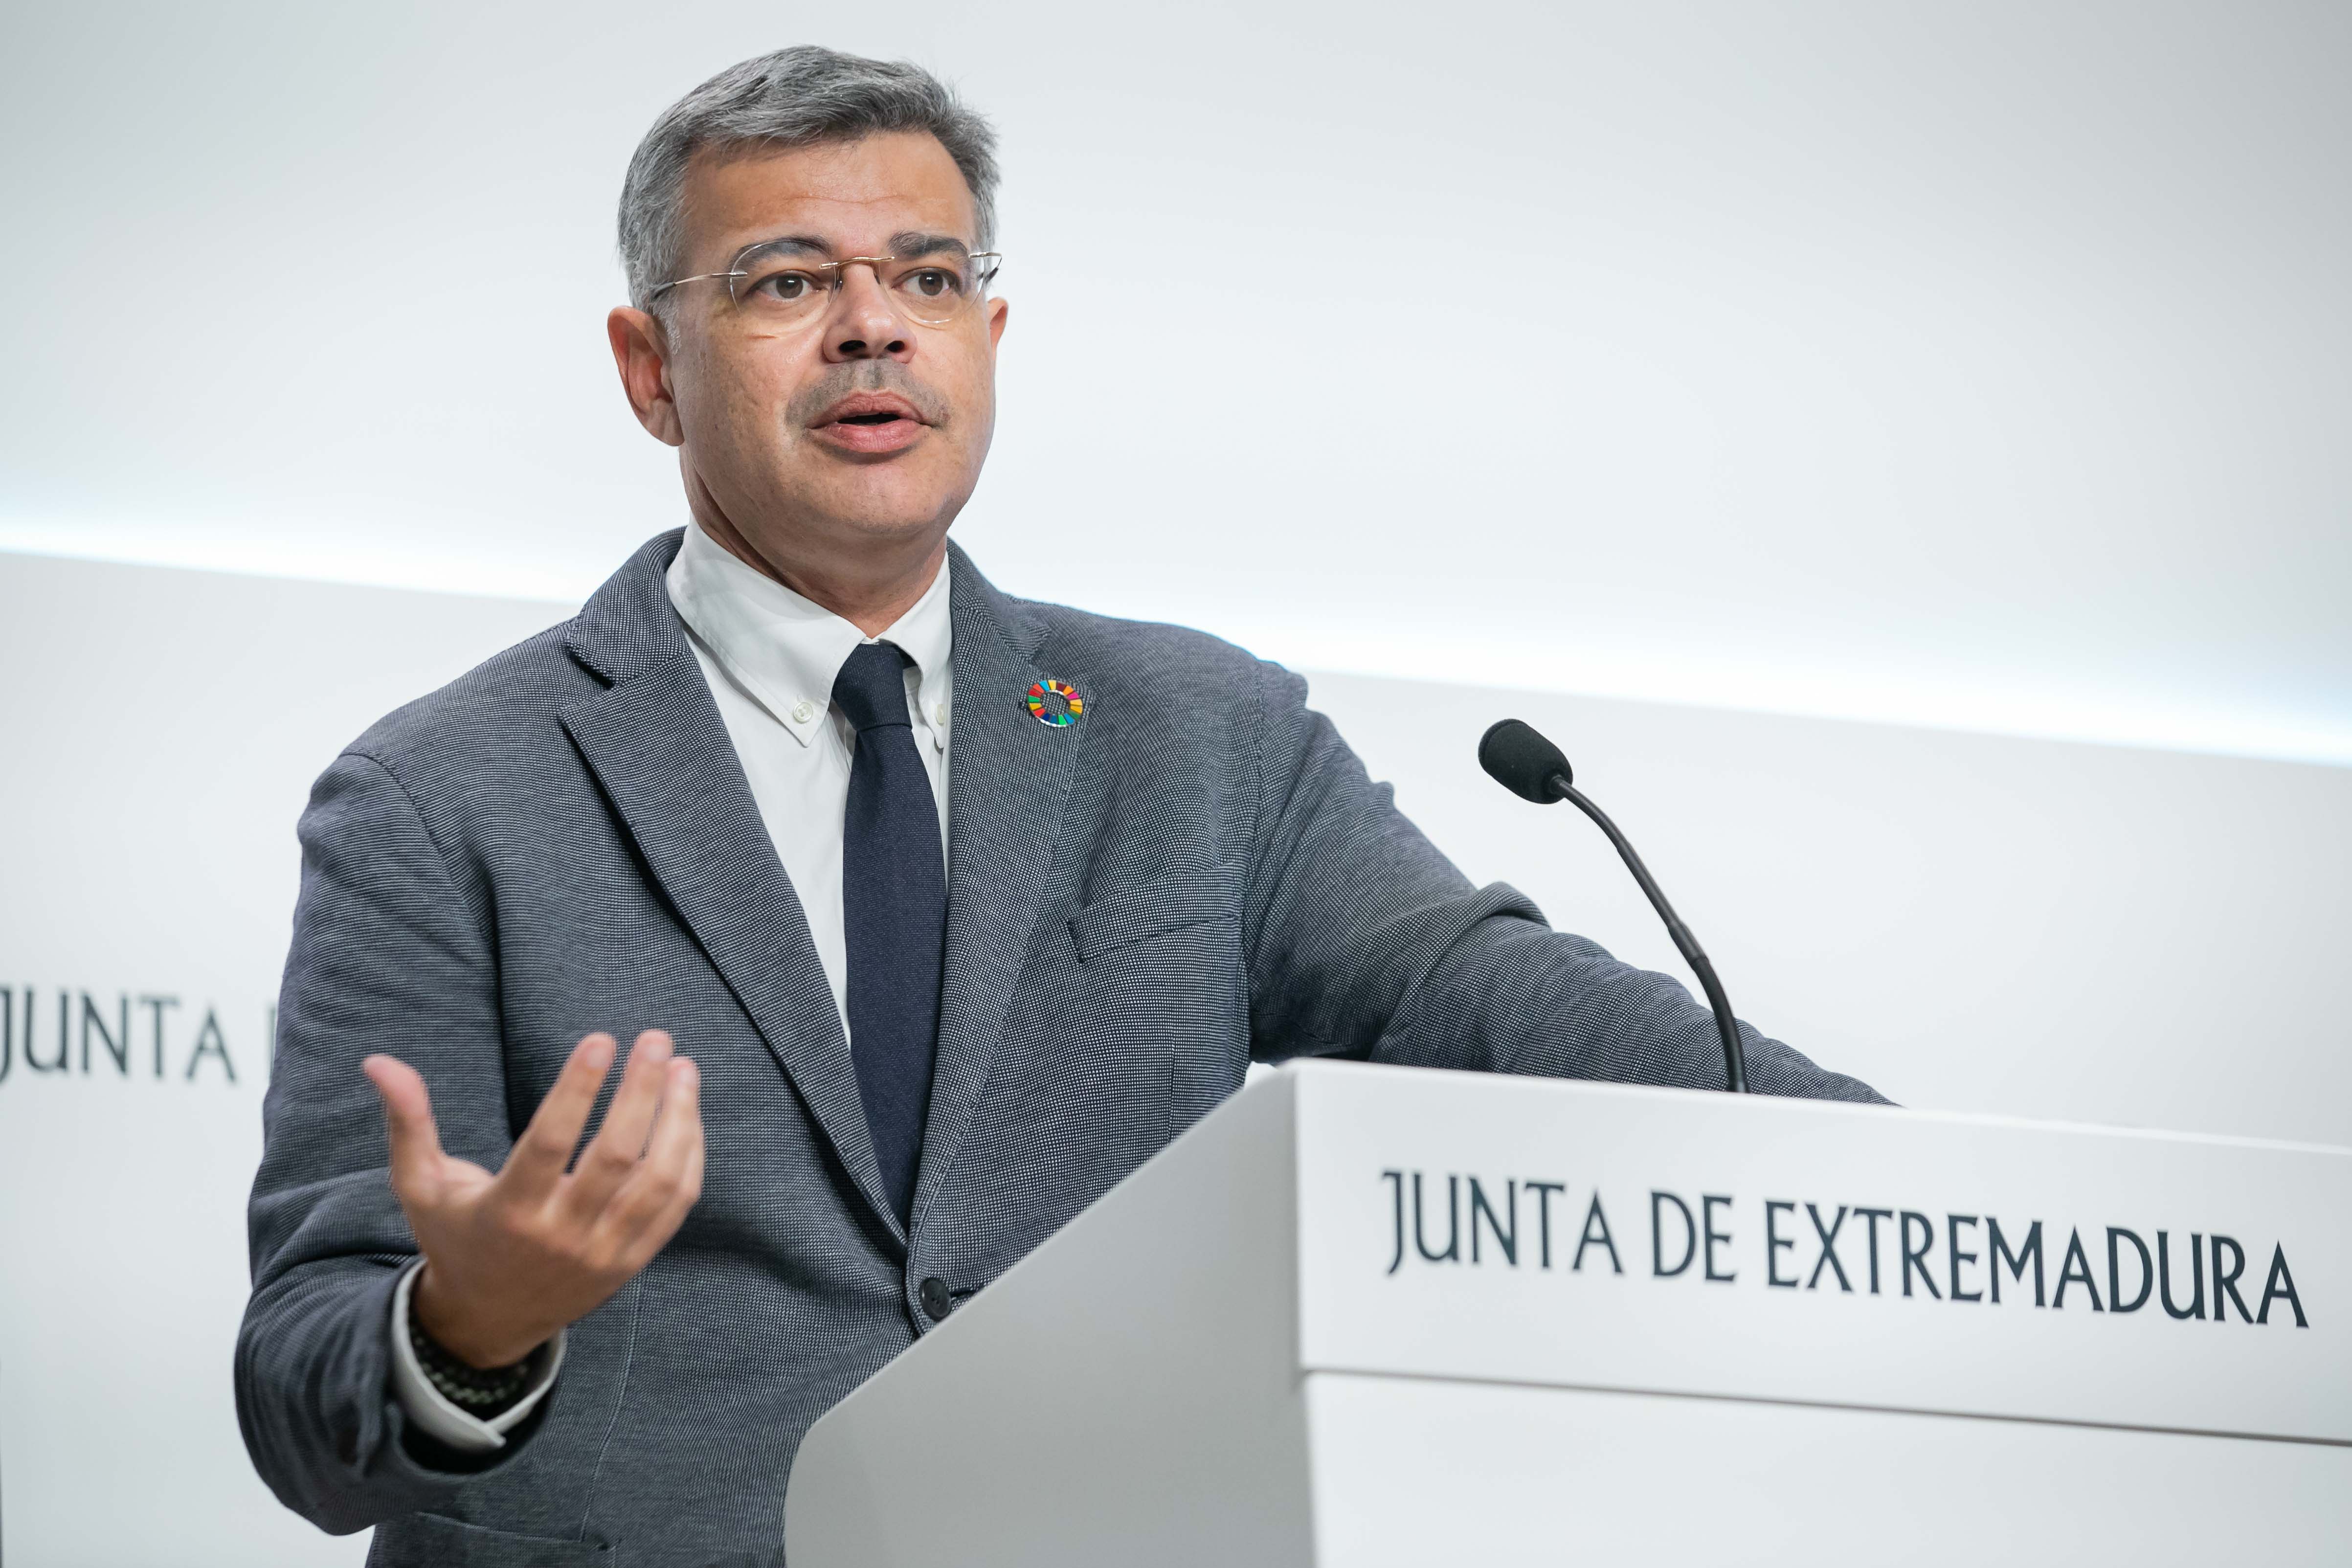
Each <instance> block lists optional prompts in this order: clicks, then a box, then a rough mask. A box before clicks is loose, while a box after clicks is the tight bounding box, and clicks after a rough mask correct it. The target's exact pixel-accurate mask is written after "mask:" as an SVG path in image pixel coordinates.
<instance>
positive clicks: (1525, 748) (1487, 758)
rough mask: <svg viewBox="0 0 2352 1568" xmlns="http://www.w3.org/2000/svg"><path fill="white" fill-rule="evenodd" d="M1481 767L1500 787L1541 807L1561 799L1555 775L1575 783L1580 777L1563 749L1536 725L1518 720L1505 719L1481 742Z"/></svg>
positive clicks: (1479, 743)
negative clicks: (1547, 738)
mask: <svg viewBox="0 0 2352 1568" xmlns="http://www.w3.org/2000/svg"><path fill="white" fill-rule="evenodd" d="M1478 765H1479V766H1480V767H1482V768H1484V769H1486V772H1487V773H1488V774H1489V775H1491V776H1492V777H1493V779H1494V781H1495V782H1496V784H1501V785H1502V786H1503V787H1504V788H1505V789H1507V790H1509V791H1510V792H1511V793H1512V794H1513V795H1520V796H1524V797H1525V798H1526V799H1528V800H1531V801H1534V802H1535V803H1536V804H1537V805H1550V804H1551V803H1552V802H1554V801H1556V800H1558V799H1559V798H1560V797H1559V793H1558V792H1557V791H1555V790H1554V789H1553V788H1552V786H1551V781H1552V775H1553V774H1555V773H1557V774H1559V776H1560V777H1561V778H1563V779H1567V780H1569V781H1570V782H1571V783H1572V782H1574V780H1575V778H1576V775H1575V774H1574V773H1570V771H1569V767H1568V759H1567V758H1566V757H1565V756H1562V755H1561V754H1560V750H1559V747H1558V746H1555V745H1553V744H1552V743H1551V742H1549V741H1547V740H1545V739H1544V738H1543V733H1542V731H1538V729H1537V728H1536V727H1535V726H1534V725H1532V724H1529V723H1527V722H1525V721H1521V720H1517V719H1505V720H1502V721H1500V722H1498V723H1496V724H1495V725H1494V726H1493V727H1492V728H1490V729H1489V730H1488V731H1486V734H1485V735H1484V736H1482V737H1481V738H1480V739H1479V742H1478Z"/></svg>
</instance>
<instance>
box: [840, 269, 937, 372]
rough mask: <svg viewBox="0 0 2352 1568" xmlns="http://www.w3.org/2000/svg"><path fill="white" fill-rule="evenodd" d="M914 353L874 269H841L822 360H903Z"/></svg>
mask: <svg viewBox="0 0 2352 1568" xmlns="http://www.w3.org/2000/svg"><path fill="white" fill-rule="evenodd" d="M914 352H915V342H914V338H913V336H912V335H911V334H910V333H909V332H908V330H907V322H906V320H905V318H903V317H901V316H900V315H899V314H898V311H896V310H892V309H891V307H890V295H889V292H888V290H887V289H884V288H883V287H882V279H880V278H879V277H877V275H876V273H875V270H874V268H871V267H845V268H843V269H842V278H841V294H840V296H839V298H838V299H836V300H835V302H834V307H833V314H832V316H831V317H829V318H828V319H827V320H826V321H825V325H824V357H825V358H826V359H828V360H834V361H842V360H856V359H895V360H905V359H910V358H912V357H913V356H914Z"/></svg>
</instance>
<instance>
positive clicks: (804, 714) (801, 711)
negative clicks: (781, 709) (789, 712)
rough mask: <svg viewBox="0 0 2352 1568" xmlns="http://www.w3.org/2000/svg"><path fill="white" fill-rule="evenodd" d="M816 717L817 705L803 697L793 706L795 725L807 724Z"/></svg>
mask: <svg viewBox="0 0 2352 1568" xmlns="http://www.w3.org/2000/svg"><path fill="white" fill-rule="evenodd" d="M815 717H816V704H815V703H814V702H812V701H810V700H808V699H807V698H805V697H803V698H802V699H801V700H799V701H798V702H795V703H793V723H795V724H805V723H807V722H808V721H810V720H812V719H814V718H815Z"/></svg>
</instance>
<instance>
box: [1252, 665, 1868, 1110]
mask: <svg viewBox="0 0 2352 1568" xmlns="http://www.w3.org/2000/svg"><path fill="white" fill-rule="evenodd" d="M1261 677H1262V679H1261V681H1260V686H1259V703H1260V708H1259V715H1258V717H1259V724H1258V735H1259V740H1260V751H1259V784H1260V789H1259V803H1260V804H1259V814H1258V822H1257V826H1256V830H1255V838H1254V844H1253V848H1252V854H1253V861H1252V867H1251V877H1250V888H1249V893H1248V901H1247V904H1246V906H1245V910H1244V941H1245V942H1246V943H1247V948H1246V951H1247V954H1248V962H1249V966H1250V1008H1251V1018H1250V1024H1251V1037H1252V1046H1253V1050H1254V1052H1255V1054H1256V1055H1258V1056H1260V1057H1262V1058H1280V1057H1289V1056H1297V1055H1302V1054H1313V1055H1326V1056H1339V1057H1352V1058H1358V1059H1361V1060H1370V1061H1381V1062H1392V1063H1399V1064H1409V1065H1415V1066H1423V1067H1449V1068H1471V1069H1475V1070H1480V1071H1487V1072H1509V1073H1527V1074H1532V1075H1540V1076H1546V1077H1556V1078H1581V1079H1612V1080H1615V1081H1618V1082H1624V1083H1652V1084H1668V1085H1675V1086H1679V1087H1683V1088H1693V1089H1719V1088H1721V1087H1722V1086H1723V1047H1722V1042H1721V1040H1720V1038H1719V1037H1717V1034H1716V1029H1715V1016H1714V1014H1713V1013H1712V1012H1710V1011H1709V1010H1708V1008H1707V1007H1706V1005H1705V1004H1704V1003H1702V1002H1699V1001H1697V1000H1696V999H1694V998H1693V997H1692V995H1691V994H1690V993H1689V992H1688V991H1686V990H1685V989H1684V988H1683V986H1682V985H1681V984H1680V983H1679V982H1677V981H1675V980H1674V979H1672V978H1670V977H1669V976H1666V975H1664V974H1655V973H1650V972H1648V971H1646V970H1641V969H1636V968H1634V967H1633V966H1632V965H1630V964H1625V963H1619V962H1617V961H1616V960H1615V959H1613V958H1612V957H1610V956H1609V954H1608V953H1607V952H1604V951H1603V950H1602V949H1601V947H1599V946H1598V945H1597V944H1595V943H1593V942H1587V941H1586V940H1585V939H1583V938H1582V937H1578V936H1570V935H1566V934H1564V933H1562V932H1559V931H1553V930H1551V929H1550V928H1549V926H1547V925H1546V924H1545V923H1544V919H1543V915H1542V913H1541V912H1540V911H1539V910H1537V908H1536V907H1535V905H1534V904H1532V903H1530V902H1529V901H1528V900H1527V899H1526V898H1525V897H1524V896H1522V895H1521V894H1520V893H1518V892H1517V891H1516V890H1514V889H1511V888H1508V887H1505V886H1503V885H1502V884H1500V883H1497V884H1496V885H1495V886H1492V887H1488V888H1474V887H1472V886H1471V885H1470V882H1469V880H1468V879H1466V878H1465V877H1464V876H1463V875H1462V873H1461V872H1459V871H1457V870H1455V869H1454V866H1453V864H1452V863H1451V862H1449V861H1448V860H1447V859H1446V858H1445V857H1444V856H1443V855H1441V854H1440V853H1438V851H1437V849H1436V847H1435V846H1433V845H1432V844H1431V843H1430V842H1429V840H1428V839H1426V838H1424V837H1422V834H1421V831H1420V829H1418V828H1416V827H1415V826H1413V825H1412V823H1411V822H1410V821H1408V820H1407V819H1406V818H1405V816H1403V814H1402V813H1401V812H1399V811H1398V810H1397V809H1396V805H1395V801H1394V799H1393V796H1392V794H1391V790H1390V788H1389V786H1388V785H1386V784H1374V783H1373V782H1372V781H1371V780H1370V778H1369V777H1367V776H1366V774H1365V773H1364V767H1363V764H1362V763H1360V762H1359V761H1358V760H1357V759H1356V755H1355V753H1354V752H1352V751H1350V750H1349V748H1348V744H1347V742H1344V741H1342V740H1341V739H1340V738H1339V731H1337V730H1335V729H1334V728H1333V727H1332V725H1331V721H1329V720H1328V719H1326V718H1325V717H1323V715H1321V714H1320V713H1317V712H1315V711H1313V710H1310V709H1308V708H1307V702H1306V683H1305V682H1304V681H1303V680H1301V679H1299V678H1298V677H1297V676H1295V675H1292V674H1290V673H1289V672H1288V671H1286V670H1284V669H1281V668H1276V667H1275V666H1272V665H1266V666H1262V667H1261ZM1739 1027H1740V1037H1741V1039H1742V1040H1743V1042H1744V1043H1745V1045H1746V1047H1747V1058H1748V1086H1749V1087H1750V1088H1751V1089H1754V1090H1755V1091H1756V1092H1758V1093H1760V1094H1782V1095H1796V1096H1802V1097H1806V1098H1811V1099H1816V1100H1872V1101H1875V1100H1881V1098H1882V1097H1881V1096H1879V1095H1878V1094H1877V1093H1876V1092H1875V1091H1874V1090H1873V1089H1870V1088H1869V1086H1867V1085H1866V1084H1863V1083H1861V1082H1858V1081H1857V1080H1855V1079H1851V1078H1847V1077H1845V1076H1844V1075H1843V1074H1841V1073H1834V1072H1829V1071H1826V1070H1824V1069H1823V1068H1819V1067H1816V1066H1814V1065H1813V1063H1811V1061H1809V1060H1807V1059H1806V1058H1804V1057H1802V1056H1801V1055H1799V1054H1798V1053H1797V1052H1795V1051H1793V1050H1790V1048H1789V1047H1787V1046H1784V1045H1782V1044H1781V1043H1780V1041H1778V1040H1774V1039H1769V1038H1767V1037H1765V1036H1763V1035H1762V1034H1759V1032H1758V1031H1756V1030H1755V1029H1754V1028H1752V1027H1750V1026H1748V1025H1747V1024H1744V1023H1743V1024H1741V1025H1740V1026H1739Z"/></svg>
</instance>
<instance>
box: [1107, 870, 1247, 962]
mask: <svg viewBox="0 0 2352 1568" xmlns="http://www.w3.org/2000/svg"><path fill="white" fill-rule="evenodd" d="M1240 918H1241V891H1240V889H1239V888H1238V887H1237V886H1236V885H1235V884H1234V879H1233V878H1232V877H1231V875H1230V874H1229V873H1227V872H1226V871H1225V870H1224V869H1223V868H1208V869H1204V870H1200V871H1189V872H1182V873H1179V874H1178V875H1175V876H1171V877H1160V878H1157V879H1153V880H1151V881H1149V882H1139V883H1137V884H1136V885H1135V886H1133V887H1129V888H1120V889H1116V890H1114V891H1112V892H1110V893H1108V894H1107V895H1105V896H1104V897H1102V898H1099V899H1097V900H1095V901H1094V902H1093V903H1091V904H1088V905H1087V907H1086V908H1085V909H1083V910H1079V911H1078V912H1077V913H1076V914H1075V915H1073V916H1071V917H1070V937H1071V939H1072V940H1073V941H1074V942H1076V943H1077V949H1078V962H1079V963H1093V962H1094V961H1095V960H1096V959H1097V958H1099V957H1101V956H1102V955H1103V954H1104V953H1107V952H1113V951H1115V950H1117V949H1118V948H1122V947H1130V946H1132V945H1134V944H1135V943H1137V942H1148V941H1150V939H1151V938H1153V937H1155V936H1165V935H1166V934H1168V933H1169V932H1170V931H1182V930H1184V929H1186V928H1187V927H1190V926H1197V925H1206V924H1208V923H1209V922H1210V921H1237V920H1239V919H1240Z"/></svg>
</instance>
